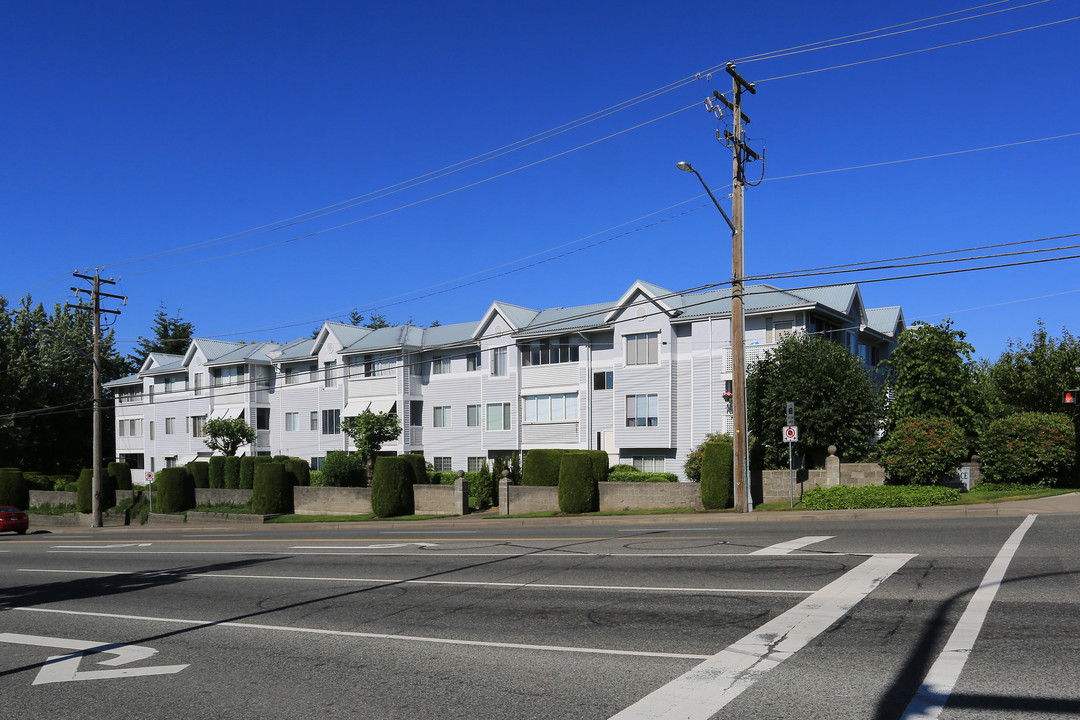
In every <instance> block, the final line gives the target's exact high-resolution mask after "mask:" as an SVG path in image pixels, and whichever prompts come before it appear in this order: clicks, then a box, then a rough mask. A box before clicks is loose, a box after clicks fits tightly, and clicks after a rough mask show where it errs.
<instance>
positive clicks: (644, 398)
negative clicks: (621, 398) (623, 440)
mask: <svg viewBox="0 0 1080 720" xmlns="http://www.w3.org/2000/svg"><path fill="white" fill-rule="evenodd" d="M631 405H632V407H631ZM659 408H660V397H659V395H657V394H656V393H639V394H637V395H627V396H626V427H657V426H658V425H659V424H660V412H659ZM631 411H633V414H631Z"/></svg>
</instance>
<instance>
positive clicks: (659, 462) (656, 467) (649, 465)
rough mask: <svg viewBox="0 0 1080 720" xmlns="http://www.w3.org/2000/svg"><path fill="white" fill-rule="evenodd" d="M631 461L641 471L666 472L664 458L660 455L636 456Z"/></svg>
mask: <svg viewBox="0 0 1080 720" xmlns="http://www.w3.org/2000/svg"><path fill="white" fill-rule="evenodd" d="M631 462H632V463H633V464H634V467H636V468H637V469H638V470H640V471H641V472H648V473H659V472H664V458H662V457H660V456H659V455H644V456H640V457H639V456H634V458H633V459H632V460H631Z"/></svg>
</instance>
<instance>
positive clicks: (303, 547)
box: [289, 542, 439, 550]
mask: <svg viewBox="0 0 1080 720" xmlns="http://www.w3.org/2000/svg"><path fill="white" fill-rule="evenodd" d="M410 545H416V546H418V547H422V548H426V547H439V543H424V542H408V543H383V544H381V545H290V546H289V550H393V549H394V548H401V547H408V546H410Z"/></svg>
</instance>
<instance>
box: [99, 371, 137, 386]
mask: <svg viewBox="0 0 1080 720" xmlns="http://www.w3.org/2000/svg"><path fill="white" fill-rule="evenodd" d="M128 385H142V378H141V377H139V376H138V374H136V375H128V376H127V377H122V378H117V379H116V380H110V381H109V382H107V383H101V387H104V388H114V387H126V386H128Z"/></svg>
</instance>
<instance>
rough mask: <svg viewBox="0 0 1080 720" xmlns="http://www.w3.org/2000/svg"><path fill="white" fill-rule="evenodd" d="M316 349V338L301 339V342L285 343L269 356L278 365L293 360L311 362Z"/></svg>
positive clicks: (269, 353)
mask: <svg viewBox="0 0 1080 720" xmlns="http://www.w3.org/2000/svg"><path fill="white" fill-rule="evenodd" d="M314 347H315V338H301V339H300V340H293V341H292V342H291V343H285V344H284V345H282V346H280V347H279V348H277V349H276V350H271V351H270V352H268V353H267V354H268V355H269V356H270V359H271V360H273V361H274V362H278V363H281V362H289V361H292V360H309V359H311V358H313V357H314V354H313V353H312V352H311V350H312V348H314Z"/></svg>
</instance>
